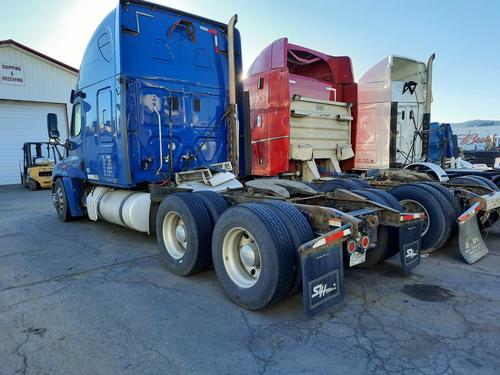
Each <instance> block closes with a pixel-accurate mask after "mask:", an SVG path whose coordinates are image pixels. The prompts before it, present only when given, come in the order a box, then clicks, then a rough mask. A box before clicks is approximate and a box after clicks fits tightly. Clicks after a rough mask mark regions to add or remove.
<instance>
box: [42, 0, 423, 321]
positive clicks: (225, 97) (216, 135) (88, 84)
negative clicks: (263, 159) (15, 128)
mask: <svg viewBox="0 0 500 375" xmlns="http://www.w3.org/2000/svg"><path fill="white" fill-rule="evenodd" d="M236 21H237V18H236V16H234V17H233V18H232V19H231V20H230V22H229V23H228V24H224V23H220V22H217V21H213V20H209V19H206V18H203V17H200V16H197V15H193V14H189V13H185V12H182V11H179V10H175V9H171V8H168V7H164V6H160V5H156V4H152V3H148V2H144V1H120V3H119V5H118V6H117V8H116V9H115V10H113V11H112V12H111V13H110V14H109V15H108V16H107V17H106V18H105V19H104V20H103V21H102V23H101V24H100V25H99V27H98V28H97V30H96V31H95V33H94V35H93V36H92V39H91V40H90V42H89V44H88V47H87V49H86V51H85V54H84V57H83V60H82V64H81V69H80V75H79V79H78V83H77V86H76V88H75V89H74V90H73V91H72V93H71V103H72V105H73V109H72V118H71V126H70V131H69V139H68V140H66V141H65V142H63V141H61V140H59V132H58V129H57V117H56V116H55V115H54V114H49V115H48V118H47V126H48V133H49V138H50V140H51V143H52V144H61V145H63V146H64V147H65V148H66V149H67V150H68V156H67V157H66V158H65V159H64V160H62V161H60V162H59V163H57V165H56V166H55V168H54V172H53V183H52V191H53V202H54V206H55V208H56V211H57V214H58V215H59V218H60V219H61V220H62V221H71V220H74V219H77V218H81V217H84V216H88V217H89V218H90V219H91V220H95V221H97V220H106V221H109V222H112V223H115V224H118V225H122V226H126V227H129V228H132V229H135V230H138V231H141V232H145V233H150V234H153V233H155V234H156V236H157V239H158V246H159V247H160V249H161V251H162V255H163V259H164V261H165V264H166V266H167V267H168V269H169V270H170V271H171V272H173V273H175V274H178V275H183V276H186V275H190V274H192V273H195V272H199V271H202V270H205V269H207V268H208V267H209V266H210V265H211V264H213V267H214V269H215V272H216V274H217V277H218V279H219V281H220V283H221V286H222V287H223V289H224V291H225V292H226V294H227V295H228V297H229V298H230V299H231V300H232V301H234V302H235V303H237V304H238V305H240V306H242V307H244V308H248V309H261V308H263V307H265V306H268V305H270V304H272V303H275V302H278V301H280V300H282V299H284V298H285V297H286V296H289V295H291V294H293V293H295V292H296V291H298V290H299V289H300V288H302V289H303V295H304V306H305V311H306V313H307V315H309V316H311V315H314V314H316V313H318V312H320V311H322V310H324V309H326V308H328V307H329V306H331V305H332V304H335V303H338V302H339V301H342V299H343V297H344V279H343V272H344V266H347V267H354V266H356V267H364V266H370V265H373V264H375V263H377V262H380V261H382V260H384V259H387V258H389V257H390V256H393V255H395V254H397V253H398V252H399V254H400V260H401V265H402V267H403V269H404V270H405V271H409V270H411V269H412V268H413V267H415V266H416V265H417V264H418V263H419V260H420V253H419V251H420V238H421V225H422V219H423V215H421V214H408V213H401V212H400V211H399V209H400V207H398V204H397V202H394V199H391V198H390V197H388V196H389V195H388V194H387V193H385V192H383V191H379V192H373V191H372V192H367V191H365V190H363V189H364V188H367V187H368V188H369V186H366V183H364V182H363V181H362V180H361V179H356V178H353V179H351V180H350V181H351V182H352V184H355V186H357V187H358V189H359V190H356V192H352V191H346V190H342V189H338V190H337V191H335V192H333V193H319V192H318V191H317V190H316V189H314V188H312V187H311V186H310V185H307V184H305V183H302V182H300V181H296V180H294V179H293V178H288V179H279V178H271V179H262V178H261V179H254V178H252V177H251V176H249V175H248V171H249V168H248V163H249V162H250V159H251V158H250V157H249V154H248V153H249V152H250V151H249V150H250V147H249V145H250V138H249V137H250V135H249V131H250V130H249V129H250V127H249V124H248V118H249V115H248V108H249V106H248V96H246V94H245V93H244V92H243V89H242V85H241V81H240V80H238V79H236V77H239V76H240V75H241V72H242V62H241V41H240V35H239V33H238V30H237V29H236V28H235V23H236Z"/></svg>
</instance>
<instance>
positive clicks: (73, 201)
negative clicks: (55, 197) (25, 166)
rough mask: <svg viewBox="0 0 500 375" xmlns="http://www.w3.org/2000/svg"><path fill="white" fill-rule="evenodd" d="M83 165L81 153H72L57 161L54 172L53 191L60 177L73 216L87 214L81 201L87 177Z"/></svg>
mask: <svg viewBox="0 0 500 375" xmlns="http://www.w3.org/2000/svg"><path fill="white" fill-rule="evenodd" d="M81 166H82V162H81V159H80V157H79V155H70V156H68V157H67V158H66V159H64V160H61V161H60V162H59V163H57V164H56V165H55V167H54V171H53V172H52V191H54V183H55V181H56V179H58V178H60V179H61V180H62V182H63V184H64V189H65V190H66V194H67V197H68V204H69V209H70V211H71V215H72V216H84V214H85V212H84V209H83V207H82V206H81V205H80V201H81V198H82V181H84V180H86V179H87V178H86V176H85V173H84V172H83V170H82V167H81Z"/></svg>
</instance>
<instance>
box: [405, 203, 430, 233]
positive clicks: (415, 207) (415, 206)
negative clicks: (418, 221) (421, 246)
mask: <svg viewBox="0 0 500 375" xmlns="http://www.w3.org/2000/svg"><path fill="white" fill-rule="evenodd" d="M399 203H401V206H402V207H403V212H411V213H423V214H425V218H424V221H423V222H422V236H425V234H426V233H427V232H428V231H429V226H430V221H429V213H428V212H427V210H426V209H425V207H424V206H422V205H421V204H420V203H419V202H417V201H414V200H413V199H403V200H402V201H399Z"/></svg>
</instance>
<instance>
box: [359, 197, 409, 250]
mask: <svg viewBox="0 0 500 375" xmlns="http://www.w3.org/2000/svg"><path fill="white" fill-rule="evenodd" d="M363 190H365V191H370V192H372V193H374V194H376V195H378V196H379V197H380V198H382V199H383V200H384V202H385V205H386V206H387V207H389V208H392V209H393V210H396V211H399V212H403V207H402V206H401V203H399V201H398V200H397V199H396V198H394V197H393V196H392V195H391V194H389V193H388V192H387V191H385V190H381V189H375V188H370V189H363ZM387 231H388V233H389V238H392V239H393V242H394V241H395V240H396V239H398V241H399V228H397V227H387ZM398 252H399V245H397V246H389V248H388V255H387V258H390V257H392V256H393V255H395V254H397V253H398ZM387 258H386V259H387Z"/></svg>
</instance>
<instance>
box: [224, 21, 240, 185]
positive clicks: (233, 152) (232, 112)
mask: <svg viewBox="0 0 500 375" xmlns="http://www.w3.org/2000/svg"><path fill="white" fill-rule="evenodd" d="M236 22H238V15H237V14H235V15H234V16H233V17H231V19H230V20H229V23H228V25H227V43H228V53H227V60H228V64H229V67H228V68H229V104H228V106H227V109H226V118H227V121H228V125H229V126H228V134H227V138H228V139H227V146H228V156H229V161H230V162H231V164H232V167H233V171H234V174H235V175H236V176H238V173H239V153H240V150H239V137H240V124H239V120H238V106H237V104H236V65H235V64H236V62H235V53H234V27H235V25H236Z"/></svg>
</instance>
